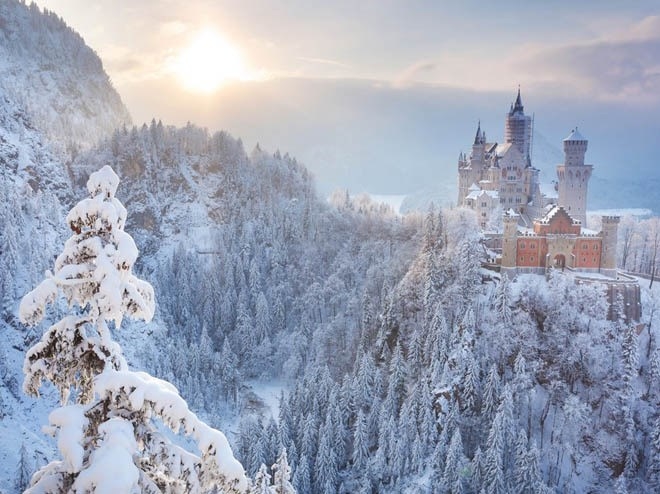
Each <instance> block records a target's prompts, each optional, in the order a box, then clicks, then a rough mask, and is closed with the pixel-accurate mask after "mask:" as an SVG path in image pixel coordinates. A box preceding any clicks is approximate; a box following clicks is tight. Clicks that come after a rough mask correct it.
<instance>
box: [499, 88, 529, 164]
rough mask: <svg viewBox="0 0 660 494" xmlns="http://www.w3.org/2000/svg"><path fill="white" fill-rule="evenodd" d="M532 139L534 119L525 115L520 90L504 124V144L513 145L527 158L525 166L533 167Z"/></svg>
mask: <svg viewBox="0 0 660 494" xmlns="http://www.w3.org/2000/svg"><path fill="white" fill-rule="evenodd" d="M531 138H532V118H531V117H529V116H527V115H525V112H524V107H523V104H522V100H521V99H520V88H518V96H517V97H516V101H515V103H513V104H512V105H511V109H510V110H509V113H508V114H507V116H506V120H505V122H504V142H506V143H512V144H513V145H514V146H516V147H517V148H518V151H520V154H522V155H523V157H524V158H525V166H531V163H532V160H531V156H530V143H531Z"/></svg>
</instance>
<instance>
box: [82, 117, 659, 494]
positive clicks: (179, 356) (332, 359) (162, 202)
mask: <svg viewBox="0 0 660 494" xmlns="http://www.w3.org/2000/svg"><path fill="white" fill-rule="evenodd" d="M103 164H110V165H111V166H113V167H115V169H117V170H118V172H119V173H120V174H122V175H123V176H124V177H127V178H128V180H126V179H125V180H124V182H123V186H124V189H123V190H121V189H120V192H119V194H120V195H122V196H123V197H125V198H126V199H125V200H126V203H127V206H128V208H129V210H130V211H131V212H132V214H133V215H134V216H133V217H132V218H131V217H129V222H128V227H127V228H129V229H133V231H134V232H135V235H136V238H137V239H138V244H139V245H141V246H144V248H146V251H147V252H148V256H147V257H148V259H146V260H145V261H144V265H143V266H142V270H143V272H144V276H145V277H146V278H148V279H150V280H151V281H152V282H153V283H154V286H155V289H156V294H157V299H158V302H159V314H160V318H161V320H162V322H163V327H164V328H166V329H165V330H164V331H162V332H157V333H155V334H154V335H153V336H152V338H153V340H151V341H150V342H149V343H148V344H146V345H143V346H141V348H140V349H139V351H138V352H137V353H136V358H138V359H139V360H141V361H142V363H143V364H145V365H147V366H148V367H149V368H150V370H151V371H153V372H154V373H155V374H156V375H158V376H159V377H162V378H165V379H168V380H170V381H172V382H174V383H176V385H177V386H178V387H179V388H180V389H181V391H182V394H183V395H184V396H185V397H186V399H187V400H188V401H189V402H190V403H191V404H192V406H193V407H197V408H198V409H200V410H204V413H205V414H206V416H208V417H210V420H211V422H214V423H215V424H216V425H218V424H223V423H225V424H226V423H229V422H228V417H234V418H235V419H236V420H238V430H237V431H234V432H236V434H235V441H234V444H235V449H236V454H237V456H238V458H239V459H240V460H241V461H242V462H243V464H244V465H245V467H246V470H247V472H248V473H249V474H250V475H251V476H255V475H256V474H257V473H258V472H259V469H260V466H261V465H262V464H264V465H272V464H274V463H275V461H276V459H277V457H278V455H279V453H280V452H281V451H282V449H283V448H286V450H287V452H288V459H289V463H290V464H291V466H292V468H293V483H294V485H295V487H296V488H297V489H298V492H301V493H308V492H309V493H311V492H387V491H390V492H401V491H403V490H411V491H413V492H415V491H418V492H476V493H478V492H482V491H483V492H514V491H517V492H545V491H552V490H560V491H563V492H567V491H568V492H570V491H582V490H589V489H591V490H600V489H613V488H614V485H615V483H616V484H617V486H618V488H620V489H623V488H624V487H627V488H629V489H631V490H632V491H635V490H638V489H641V488H650V486H655V485H656V482H657V478H656V477H657V471H658V468H659V465H656V462H657V459H656V458H657V456H656V455H654V454H648V453H646V454H645V452H648V451H651V449H649V448H652V447H656V446H654V445H655V444H656V443H657V440H656V441H655V442H654V438H655V437H657V436H658V428H657V426H656V425H655V422H656V421H657V420H656V419H657V414H656V412H655V411H654V405H655V404H656V403H657V398H658V397H657V396H655V391H654V390H655V389H656V388H657V384H659V383H658V379H659V378H660V373H659V371H658V369H659V368H660V365H659V364H660V353H659V352H658V350H657V349H656V345H655V341H656V340H655V338H653V337H652V335H653V334H654V332H655V329H653V328H651V330H649V331H644V332H643V333H641V335H640V336H639V337H636V333H634V330H633V328H631V327H630V326H629V325H628V324H627V323H626V322H625V321H616V322H610V321H607V320H605V315H606V313H607V310H606V307H607V305H606V301H605V299H604V294H603V293H602V292H601V291H599V289H597V288H594V287H590V286H585V285H575V283H574V282H573V280H572V279H570V278H569V277H566V276H561V275H557V276H553V277H551V279H550V280H549V281H548V283H547V284H546V282H545V281H544V280H542V279H538V278H536V277H524V276H523V277H520V278H519V279H518V280H516V281H515V282H511V281H509V280H507V279H504V280H501V281H498V275H492V273H491V274H489V275H487V276H485V277H484V276H483V275H484V273H483V272H482V271H481V259H482V257H483V247H482V246H481V244H480V236H479V233H478V229H477V227H476V223H475V220H474V217H472V216H471V214H470V213H469V212H467V211H463V210H443V211H437V210H435V209H433V208H432V209H431V210H430V211H429V212H427V213H426V214H424V215H422V214H413V215H408V216H405V217H400V216H397V215H395V214H393V213H392V211H391V210H389V209H388V208H387V207H384V206H381V205H376V204H373V203H371V202H369V201H368V199H367V198H360V197H357V198H355V197H349V196H348V195H347V194H345V193H336V194H335V195H334V196H333V197H332V198H331V204H326V203H324V202H322V201H320V200H319V199H317V198H316V196H315V194H314V192H313V184H312V181H311V178H310V177H309V176H308V174H307V172H306V171H305V169H304V167H302V166H301V165H299V164H298V163H296V161H295V159H292V158H290V157H289V156H287V155H284V156H281V155H280V153H279V152H276V153H274V154H269V153H267V152H265V151H263V150H261V149H260V148H259V146H257V147H256V148H255V149H254V150H253V151H252V152H251V153H250V155H249V156H248V155H247V153H245V151H244V150H243V146H242V143H241V141H240V140H235V139H234V138H232V137H231V136H229V135H228V134H226V133H218V134H214V135H209V134H208V132H207V131H205V130H204V129H199V128H197V127H194V126H192V125H188V126H187V127H184V128H181V129H175V128H172V127H165V126H163V125H161V124H160V123H156V122H152V123H151V125H149V126H146V125H145V126H143V127H142V128H140V129H137V128H133V129H131V130H122V131H117V132H116V133H115V134H114V135H113V136H112V138H111V139H109V140H108V141H107V142H106V143H105V144H103V145H102V146H100V147H99V148H98V149H95V150H93V151H92V152H90V153H89V154H87V155H83V156H81V157H80V158H79V159H78V160H76V161H75V162H74V163H73V164H72V165H71V167H70V168H71V173H72V175H73V176H74V177H76V178H77V180H78V181H82V180H84V178H85V176H86V174H87V173H88V171H89V170H93V169H97V168H98V167H99V166H100V165H103ZM200 205H201V206H200ZM207 224H211V225H213V227H212V228H211V229H209V230H208V233H205V234H204V235H201V236H200V232H202V231H203V229H200V228H199V226H200V225H207ZM491 275H492V276H491ZM489 278H490V279H489ZM484 280H487V281H484ZM640 345H641V346H642V347H643V351H642V352H641V353H640V350H639V348H638V347H639V346H640ZM638 356H641V357H642V361H641V363H640V360H639V359H638ZM273 379H275V380H277V381H279V382H282V383H283V388H284V389H283V393H282V398H281V401H280V407H279V412H277V411H275V413H277V415H278V416H276V417H271V416H270V414H271V411H270V410H269V409H267V408H266V407H264V406H262V405H260V404H259V403H258V402H259V400H258V399H256V402H255V396H254V394H253V393H252V391H251V385H252V384H254V383H255V382H256V383H259V382H262V381H271V380H273ZM239 417H240V418H239ZM622 424H624V426H623V427H622V426H621V425H622ZM657 446H658V447H660V443H659V444H657Z"/></svg>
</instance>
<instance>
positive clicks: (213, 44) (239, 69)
mask: <svg viewBox="0 0 660 494" xmlns="http://www.w3.org/2000/svg"><path fill="white" fill-rule="evenodd" d="M174 72H175V73H176V75H177V77H178V79H179V80H180V82H181V84H182V85H183V86H184V87H185V88H186V89H188V90H189V91H193V92H199V93H212V92H214V91H216V90H217V89H218V88H220V87H221V86H222V85H223V84H225V83H227V82H229V81H236V80H245V79H247V78H248V77H247V69H246V67H245V64H244V62H243V59H242V58H241V54H240V53H239V51H238V49H237V48H236V47H235V46H233V45H232V44H231V43H230V42H228V41H227V40H226V39H225V38H223V37H222V36H221V35H220V34H219V33H218V32H217V31H215V30H213V29H205V30H203V31H200V32H199V33H198V34H197V35H196V36H195V37H194V38H193V39H192V41H191V43H190V44H189V45H188V46H187V47H186V48H184V49H183V50H182V51H181V52H180V53H179V55H178V57H177V58H176V60H175V63H174Z"/></svg>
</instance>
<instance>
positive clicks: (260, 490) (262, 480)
mask: <svg viewBox="0 0 660 494" xmlns="http://www.w3.org/2000/svg"><path fill="white" fill-rule="evenodd" d="M250 494H273V491H272V489H271V487H270V474H269V473H268V470H267V469H266V465H264V464H263V463H262V464H261V465H260V466H259V470H257V473H256V474H255V476H254V482H253V485H252V488H251V489H250Z"/></svg>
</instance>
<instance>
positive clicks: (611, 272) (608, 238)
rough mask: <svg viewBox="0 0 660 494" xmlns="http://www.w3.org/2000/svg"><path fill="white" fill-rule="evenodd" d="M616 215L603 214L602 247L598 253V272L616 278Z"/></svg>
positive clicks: (617, 220) (617, 219)
mask: <svg viewBox="0 0 660 494" xmlns="http://www.w3.org/2000/svg"><path fill="white" fill-rule="evenodd" d="M619 220H620V218H619V217H618V216H603V221H602V224H603V229H602V232H601V234H602V236H603V247H602V251H601V254H600V272H601V273H602V274H604V275H605V276H609V277H611V278H616V244H617V238H618V230H619Z"/></svg>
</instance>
